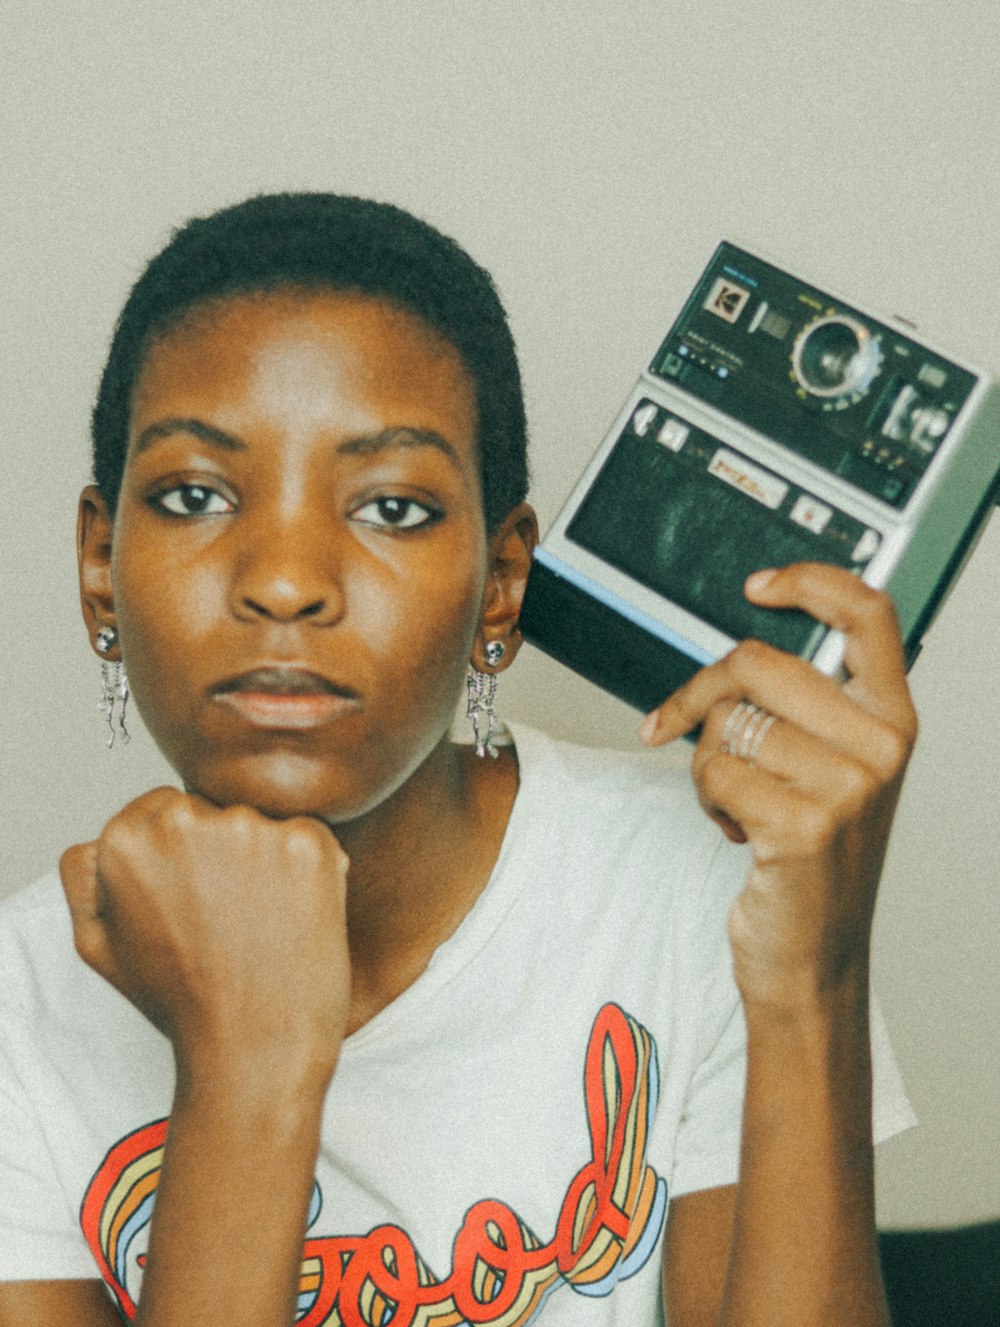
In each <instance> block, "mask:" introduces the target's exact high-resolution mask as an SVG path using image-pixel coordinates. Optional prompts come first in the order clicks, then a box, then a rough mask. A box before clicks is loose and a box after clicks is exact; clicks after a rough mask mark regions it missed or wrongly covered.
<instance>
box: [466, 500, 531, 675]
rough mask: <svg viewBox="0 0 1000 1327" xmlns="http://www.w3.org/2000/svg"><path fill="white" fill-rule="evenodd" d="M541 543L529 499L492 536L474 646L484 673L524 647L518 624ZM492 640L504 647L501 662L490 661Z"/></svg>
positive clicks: (476, 661)
mask: <svg viewBox="0 0 1000 1327" xmlns="http://www.w3.org/2000/svg"><path fill="white" fill-rule="evenodd" d="M537 543H538V518H537V516H536V515H535V510H534V508H533V507H531V506H529V504H528V503H527V502H521V503H519V504H518V505H517V506H516V507H514V508H512V509H511V511H509V512H508V513H507V516H506V517H505V519H504V520H503V522H502V523H501V525H500V527H499V528H498V529H497V530H496V532H495V533H494V534H493V536H492V538H491V539H490V544H489V559H490V565H489V573H488V575H487V579H486V590H485V593H484V595H483V611H482V615H481V617H480V620H479V631H478V632H477V633H476V641H475V644H474V646H473V649H472V663H473V665H474V666H475V667H476V668H478V669H479V670H480V672H491V673H497V672H502V671H503V670H504V669H505V668H507V667H509V666H510V664H511V663H513V661H514V656H515V655H516V654H517V652H518V650H519V649H520V648H521V644H522V637H521V633H520V631H519V630H518V625H517V623H518V618H519V617H520V615H521V601H522V599H523V598H524V587H525V586H526V585H527V583H528V572H529V571H530V570H531V555H532V553H533V551H534V548H535V545H536V544H537ZM492 641H499V643H500V644H501V645H503V647H504V651H505V653H504V657H503V660H502V661H501V662H500V663H498V664H489V663H487V661H486V645H487V643H488V642H492Z"/></svg>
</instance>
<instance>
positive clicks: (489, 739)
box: [465, 640, 507, 760]
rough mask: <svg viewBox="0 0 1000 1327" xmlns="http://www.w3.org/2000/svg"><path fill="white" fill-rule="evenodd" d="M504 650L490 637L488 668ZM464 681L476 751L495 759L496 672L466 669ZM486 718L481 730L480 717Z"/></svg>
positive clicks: (500, 656)
mask: <svg viewBox="0 0 1000 1327" xmlns="http://www.w3.org/2000/svg"><path fill="white" fill-rule="evenodd" d="M506 653H507V650H506V648H505V646H504V645H503V642H502V641H498V640H491V641H489V642H488V644H487V646H486V662H487V663H488V664H489V665H490V667H491V668H495V667H496V665H497V664H498V663H499V662H500V660H501V659H502V658H503V657H504V655H505V654H506ZM465 685H466V688H467V690H468V693H469V703H468V705H467V706H466V710H465V713H466V717H467V718H469V719H471V720H472V731H473V733H474V734H475V739H476V755H477V756H487V755H488V756H492V757H493V759H494V760H496V758H497V756H498V755H499V752H498V751H497V749H496V746H495V744H494V742H493V734H494V733H495V732H496V725H497V716H496V695H497V675H496V673H481V672H480V671H479V669H478V668H475V667H472V668H470V669H469V672H468V675H467V677H466V679H465ZM484 718H485V720H486V732H485V733H484V732H483V726H482V725H483V719H484Z"/></svg>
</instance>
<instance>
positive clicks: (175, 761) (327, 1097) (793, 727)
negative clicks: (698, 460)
mask: <svg viewBox="0 0 1000 1327" xmlns="http://www.w3.org/2000/svg"><path fill="white" fill-rule="evenodd" d="M524 439H525V428H524V414H523V406H522V403H521V394H520V385H519V379H518V371H517V364H516V359H515V356H514V349H513V344H512V342H511V339H510V335H509V332H508V330H507V325H506V320H505V318H504V315H503V312H502V310H501V308H500V305H499V302H498V301H497V299H496V296H495V293H494V291H493V288H492V285H491V283H490V281H489V278H488V277H487V276H486V274H485V273H483V272H482V271H481V270H480V269H479V268H478V267H476V266H475V264H473V263H472V262H471V260H470V259H469V258H468V257H467V256H466V255H465V254H464V253H462V251H461V250H459V249H458V248H457V246H455V245H454V244H452V242H451V241H448V240H446V239H445V238H443V237H442V236H440V235H439V234H437V232H435V231H433V230H432V229H430V228H429V227H427V226H425V225H423V224H422V223H420V222H418V221H415V220H414V219H413V218H411V217H409V216H407V215H406V214H405V213H402V212H399V211H398V210H396V209H394V208H389V207H385V206H381V205H377V204H372V203H366V202H362V201H359V200H356V199H344V198H337V197H333V196H328V195H301V196H275V197H265V198H260V199H255V200H251V201H250V202H248V203H245V204H242V205H241V206H239V207H236V208H233V209H228V210H226V211H224V212H222V213H219V214H216V215H215V216H213V217H210V218H208V219H206V220H203V221H198V222H194V223H191V224H189V225H188V226H187V227H186V228H184V229H183V230H182V231H180V232H179V233H178V234H177V235H176V236H175V237H174V239H173V240H172V241H171V244H170V245H169V246H168V247H167V249H166V250H165V251H164V253H162V254H161V255H160V256H159V257H158V258H157V259H155V260H154V261H153V263H152V264H151V265H150V267H149V269H148V270H147V271H146V273H145V274H144V275H143V277H142V278H141V279H140V281H139V282H138V283H137V285H136V287H135V289H134V290H133V292H132V295H131V296H130V299H129V301H128V303H127V305H126V308H125V310H124V311H123V314H122V317H121V319H120V320H119V325H118V328H117V330H116V334H115V339H114V342H113V344H112V349H111V353H110V357H109V361H108V365H107V367H106V369H105V373H104V377H103V380H102V384H101V389H100V394H99V398H98V402H97V406H96V409H95V412H94V449H95V480H96V483H95V485H93V486H90V487H88V488H87V489H86V490H85V492H84V494H83V496H82V498H81V503H80V519H79V540H78V543H79V559H80V580H81V597H82V603H83V612H84V618H85V621H86V623H87V627H88V631H89V633H90V636H91V640H92V643H93V645H94V649H95V652H96V653H97V654H98V657H99V658H101V659H102V661H103V666H104V672H105V699H106V704H107V711H108V720H109V723H111V725H112V735H113V734H114V731H115V725H116V724H117V725H119V726H123V725H124V721H125V717H126V716H125V714H124V704H125V701H126V698H127V695H128V687H129V686H130V687H131V691H132V693H133V694H134V697H135V701H136V703H137V704H138V707H139V709H140V710H141V712H142V715H143V718H144V720H145V722H146V725H147V727H148V729H149V731H150V733H151V734H152V736H153V737H154V739H155V740H156V742H157V743H158V745H159V746H160V747H161V749H162V750H163V752H164V753H165V755H166V756H167V758H168V759H169V760H170V762H171V763H172V765H173V766H174V768H175V769H176V771H177V773H178V775H179V777H180V780H181V782H182V784H183V788H184V791H183V792H182V791H178V790H176V789H168V788H159V789H155V790H153V791H152V792H149V793H147V794H145V795H143V796H142V797H139V798H138V799H136V800H135V801H133V802H132V803H130V804H129V805H128V806H126V807H125V808H123V810H122V811H121V812H119V813H118V814H117V815H116V816H115V817H113V819H112V820H111V821H110V822H109V824H108V825H107V826H106V827H105V829H104V831H103V833H102V834H101V836H100V838H99V839H98V840H97V841H96V842H94V843H88V844H83V845H79V846H77V847H75V848H72V849H70V850H69V851H68V852H67V853H66V854H65V855H64V857H63V861H62V863H61V886H62V888H61V889H60V886H59V881H57V880H56V879H55V878H54V877H50V878H48V879H47V880H45V881H42V882H40V884H39V885H37V886H35V887H33V888H32V889H30V890H28V891H25V892H24V893H23V894H21V895H19V896H18V897H17V898H16V899H15V900H13V901H12V902H11V903H10V904H9V905H8V906H7V908H6V911H5V916H4V928H3V939H2V944H3V949H2V952H0V960H2V963H0V971H3V972H4V973H5V974H6V975H5V983H6V988H5V998H4V1010H5V1012H4V1017H3V1026H2V1029H0V1037H2V1041H0V1052H2V1060H0V1176H2V1180H0V1278H2V1279H3V1282H4V1283H3V1284H2V1285H0V1327H9V1325H10V1324H14V1323H17V1324H18V1325H19V1327H20V1324H21V1323H23V1322H25V1321H31V1322H33V1323H35V1324H40V1325H41V1327H48V1325H49V1324H52V1327H55V1325H56V1324H58V1327H73V1325H75V1324H81V1325H82V1324H88V1327H90V1325H91V1324H93V1325H94V1327H101V1325H102V1324H111V1323H113V1322H115V1321H118V1320H119V1317H118V1313H120V1314H122V1315H124V1316H125V1317H126V1318H133V1317H134V1320H135V1321H136V1322H138V1323H140V1324H142V1325H143V1327H169V1325H172V1324H178V1325H180V1324H183V1327H197V1324H200V1323H203V1322H204V1323H208V1322H212V1323H215V1322H217V1321H220V1320H221V1321H225V1322H233V1323H239V1324H241V1327H258V1325H259V1327H279V1325H281V1327H284V1325H285V1324H288V1323H291V1322H292V1321H296V1320H297V1321H301V1322H304V1323H308V1324H310V1325H312V1324H320V1323H338V1322H343V1323H345V1324H352V1323H365V1324H387V1323H390V1322H391V1323H392V1324H393V1327H402V1325H403V1324H410V1323H413V1324H427V1327H432V1325H435V1324H436V1325H437V1327H444V1325H445V1324H456V1323H461V1322H475V1323H490V1324H506V1325H508V1327H512V1325H514V1324H526V1323H528V1322H534V1321H536V1320H537V1321H541V1322H544V1323H546V1324H558V1323H575V1324H576V1323H578V1324H587V1323H594V1324H608V1323H621V1324H623V1323H628V1324H630V1325H631V1324H637V1323H644V1322H648V1323H654V1322H656V1321H659V1320H660V1314H661V1311H662V1304H663V1303H665V1304H666V1306H667V1310H668V1313H669V1319H670V1322H671V1323H672V1324H674V1325H675V1327H691V1325H700V1324H704V1323H716V1322H723V1323H726V1324H740V1325H741V1327H743V1325H749V1324H756V1323H762V1324H763V1323H766V1324H768V1327H775V1324H780V1323H784V1322H788V1323H795V1324H796V1327H803V1324H810V1323H816V1324H819V1323H824V1324H826V1323H837V1324H838V1325H839V1327H845V1325H847V1327H861V1325H862V1324H864V1325H865V1327H870V1325H871V1324H885V1323H886V1322H887V1318H886V1312H885V1307H884V1300H883V1296H882V1291H881V1285H880V1280H879V1273H878V1264H877V1253H876V1245H875V1238H874V1228H873V1214H872V1176H871V1137H872V1119H871V1070H870V1054H869V1010H868V947H869V933H870V925H871V917H872V911H873V907H874V900H875V891H876V885H877V879H878V874H879V870H880V867H881V860H882V856H883V852H884V848H885V843H886V838H887V835H888V831H889V824H890V820H891V815H892V811H893V807H894V804H895V801H896V797H897V794H898V790H899V785H900V782H901V780H902V776H903V771H904V768H905V765H906V761H907V758H908V755H909V751H910V749H911V746H912V742H913V738H914V734H915V720H914V716H913V710H912V706H911V704H910V700H909V697H908V693H907V689H906V684H905V677H904V669H903V662H902V652H901V649H900V644H899V640H898V636H897V633H896V629H895V625H894V619H893V614H892V610H891V607H890V605H889V604H888V602H887V601H886V600H885V599H884V598H883V597H882V596H881V595H878V594H876V593H875V592H873V591H870V590H869V589H868V588H867V587H865V586H863V585H862V584H860V583H859V582H857V581H856V580H854V579H853V578H851V577H849V576H847V575H845V574H842V573H840V572H838V571H836V570H834V569H831V568H827V567H819V566H812V565H805V566H798V567H791V568H787V569H784V570H781V571H779V572H776V573H762V574H760V575H758V576H757V577H755V578H751V581H750V582H749V583H748V586H747V593H748V594H749V595H751V597H752V598H753V599H754V601H755V602H757V603H760V604H765V605H769V606H772V607H775V608H781V607H796V608H800V609H804V610H805V611H807V612H810V613H812V614H814V615H815V616H817V617H818V618H820V619H822V620H823V621H826V622H828V623H830V624H831V625H833V626H834V627H836V628H838V629H839V630H842V631H843V632H844V633H845V637H846V641H847V656H846V659H847V670H848V673H849V675H850V676H849V681H848V682H847V684H846V685H845V686H844V687H843V688H839V687H838V686H836V685H835V684H834V683H833V682H831V681H830V680H829V679H827V678H824V677H822V676H821V675H820V674H818V673H817V672H815V670H813V669H812V668H811V667H810V666H808V665H807V664H805V663H803V662H802V661H801V660H798V659H794V658H791V657H789V656H785V655H782V654H780V653H778V652H777V651H774V650H771V649H769V648H766V647H764V646H762V645H760V644H757V643H753V642H749V643H745V644H743V645H741V646H739V647H738V648H737V649H736V650H735V651H734V652H733V653H732V654H731V655H730V656H729V657H728V658H727V659H725V660H723V661H721V662H720V663H718V664H716V665H713V666H712V667H710V668H707V669H705V670H703V671H702V672H701V673H700V674H698V675H697V676H696V677H695V678H694V679H693V680H692V681H691V682H690V683H689V684H688V685H687V686H685V687H684V688H683V689H682V690H681V691H679V692H678V693H676V694H675V695H674V696H673V697H671V698H670V699H669V700H667V701H666V702H665V703H664V704H663V705H662V706H661V707H660V708H659V710H658V711H656V712H655V713H654V714H653V715H651V716H649V717H648V718H647V720H646V721H645V723H644V725H643V728H642V733H643V737H644V739H645V740H646V742H647V743H648V744H649V745H651V746H656V745H659V744H661V743H664V742H667V741H669V740H672V739H673V738H676V737H679V736H681V735H682V734H684V733H688V732H691V731H692V730H694V729H696V728H698V727H700V728H701V735H700V739H699V742H698V746H697V750H696V753H695V758H694V779H695V784H696V787H697V793H698V799H700V801H701V803H702V806H703V807H704V809H705V811H707V812H708V815H707V816H705V815H703V814H701V812H700V811H699V810H698V808H697V806H696V805H695V799H694V798H693V797H692V796H691V795H690V793H689V791H688V788H687V786H686V780H683V779H681V778H680V776H676V775H673V774H671V773H669V772H664V771H661V770H658V769H656V768H654V762H651V761H649V760H648V759H646V760H638V761H637V760H636V759H635V758H631V757H629V758H626V757H617V756H610V755H606V754H596V753H587V752H583V751H578V750H575V749H573V748H569V747H565V746H562V745H561V744H557V743H553V742H550V741H548V740H547V739H545V738H543V737H542V736H541V735H539V734H533V733H530V732H522V731H520V730H518V731H517V732H516V733H515V738H514V744H513V745H506V746H501V747H499V748H497V747H495V746H494V744H493V741H492V735H491V732H492V712H491V705H492V690H493V685H494V683H493V679H494V678H495V677H496V675H497V674H499V673H502V672H503V671H504V670H505V669H506V668H507V667H509V666H510V664H511V662H512V661H513V659H514V657H515V655H516V653H517V650H518V645H519V636H518V631H517V619H518V611H519V605H520V600H521V595H522V592H523V589H524V584H525V580H526V577H527V574H528V569H529V565H530V557H531V551H532V548H533V546H534V543H535V540H536V524H535V518H534V515H533V513H532V511H531V509H530V507H528V506H527V505H526V504H525V501H524V498H525V491H526V470H525V461H524V451H525V447H524ZM122 664H124V665H125V666H126V667H127V677H128V683H127V684H126V683H125V681H124V678H123V676H122V675H121V670H120V668H119V665H122ZM470 666H471V671H470ZM467 672H468V686H469V695H470V708H471V709H472V710H473V712H474V717H475V718H476V721H477V738H478V739H479V740H478V743H477V746H478V754H477V750H476V749H474V748H473V747H471V746H467V745H459V744H456V743H454V742H453V741H452V740H451V738H450V734H449V729H450V725H451V721H452V717H453V714H454V709H455V705H456V701H457V699H458V696H459V694H460V692H461V691H462V689H463V684H464V683H465V682H466V674H467ZM745 704H752V705H754V706H756V707H758V708H757V709H756V710H754V711H748V710H747V709H746V708H745V707H744V708H738V707H739V706H741V705H745ZM760 711H764V712H766V713H767V714H768V715H770V716H774V717H773V719H772V718H768V719H767V720H766V723H765V722H764V721H763V720H762V719H761V718H760V717H759V714H760ZM748 713H749V714H751V716H752V717H751V719H750V720H747V715H748ZM484 754H489V755H494V756H495V759H488V758H487V759H482V758H480V756H482V755H484ZM751 756H752V757H753V758H752V759H748V758H747V757H751ZM713 820H714V821H715V822H716V824H717V825H718V826H720V827H721V829H722V830H723V833H724V835H725V838H728V839H729V840H731V841H732V842H731V843H727V842H725V839H724V838H722V837H720V835H719V834H718V832H717V830H716V829H715V828H714V827H713V825H712V824H711V821H713ZM744 843H746V844H748V845H749V848H748V849H744V848H742V847H741V846H739V845H742V844H744ZM734 900H735V902H734ZM67 902H68V905H69V913H70V914H71V919H72V925H70V920H69V918H68V917H67V915H66V903H67ZM727 915H728V928H727ZM74 944H75V949H76V951H78V952H76V953H75V952H74ZM877 1059H878V1061H880V1062H881V1063H879V1064H877V1066H876V1067H877V1069H878V1070H879V1071H880V1075H881V1079H882V1081H881V1083H880V1085H879V1090H878V1093H877V1105H876V1129H877V1130H878V1131H880V1132H885V1131H891V1130H892V1129H893V1128H894V1127H898V1125H899V1124H900V1123H901V1122H904V1121H905V1119H906V1106H905V1100H904V1099H903V1098H902V1096H901V1093H900V1091H899V1088H898V1083H896V1081H895V1079H894V1077H893V1071H892V1066H891V1060H889V1061H888V1062H886V1056H885V1054H884V1052H883V1051H881V1050H880V1051H879V1053H878V1056H877ZM744 1087H745V1097H744ZM168 1117H169V1130H168V1127H167V1121H168ZM154 1204H155V1215H154ZM668 1205H669V1215H668ZM147 1253H148V1256H147ZM660 1266H662V1290H661V1285H660V1272H659V1270H658V1268H659V1267H660ZM98 1278H102V1279H103V1282H104V1284H103V1285H102V1282H101V1280H100V1279H98ZM108 1291H110V1294H109V1293H108ZM116 1308H117V1312H116Z"/></svg>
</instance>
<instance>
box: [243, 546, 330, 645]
mask: <svg viewBox="0 0 1000 1327" xmlns="http://www.w3.org/2000/svg"><path fill="white" fill-rule="evenodd" d="M331 524H332V523H331ZM247 533H250V534H252V537H251V538H249V539H247V540H246V541H245V543H244V546H243V548H242V549H241V551H240V555H239V557H238V559H237V562H236V568H235V575H234V578H233V608H234V611H235V613H236V615H237V616H238V617H242V618H244V619H247V618H268V619H271V620H272V621H276V622H296V621H306V620H308V621H311V622H313V623H314V624H315V625H317V626H327V625H330V624H332V623H333V622H336V621H337V620H338V619H339V618H340V616H341V614H342V613H343V609H344V596H343V588H342V585H341V578H340V570H341V569H340V567H339V565H338V558H337V554H336V548H335V545H336V537H335V532H334V531H333V530H332V529H329V528H317V526H316V523H315V522H309V521H298V522H284V521H282V522H276V523H268V525H267V526H266V527H264V528H260V527H258V528H256V529H255V530H253V531H252V532H250V531H248V532H247Z"/></svg>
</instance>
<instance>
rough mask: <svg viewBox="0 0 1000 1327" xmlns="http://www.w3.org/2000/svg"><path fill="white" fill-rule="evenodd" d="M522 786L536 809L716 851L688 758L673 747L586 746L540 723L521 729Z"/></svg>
mask: <svg viewBox="0 0 1000 1327" xmlns="http://www.w3.org/2000/svg"><path fill="white" fill-rule="evenodd" d="M514 737H515V744H516V748H517V754H518V764H519V768H520V773H521V793H522V796H523V800H524V802H525V803H526V805H527V807H528V808H529V809H530V811H531V813H532V815H533V817H536V818H538V819H540V820H543V821H545V820H547V821H550V822H552V823H556V822H559V823H561V824H562V825H563V826H564V827H566V826H569V825H572V826H573V827H574V828H579V829H580V830H581V831H583V832H584V836H585V837H587V838H589V837H591V836H592V835H594V834H596V833H597V832H602V833H603V832H608V831H611V832H614V833H616V834H627V835H629V836H631V837H634V836H636V835H644V834H650V835H653V836H656V837H660V838H663V837H664V836H666V837H668V838H670V839H672V840H674V841H675V842H676V843H677V844H678V845H681V844H683V845H685V847H686V848H691V847H694V848H696V849H705V850H708V851H712V850H713V849H714V847H715V846H716V845H717V843H718V841H719V837H720V836H719V834H718V831H717V830H716V828H715V826H714V825H712V823H711V821H709V820H708V818H707V816H705V814H704V813H703V812H702V810H701V808H700V807H699V805H698V801H697V797H696V795H695V791H694V787H693V785H692V782H691V776H690V773H689V770H688V768H687V762H686V760H685V759H684V757H683V755H677V754H676V753H672V752H670V751H669V749H668V751H666V752H663V751H649V752H645V751H640V752H626V751H616V750H608V749H606V748H595V747H586V746H579V745H577V744H575V743H572V742H566V741H560V740H558V739H556V738H552V737H549V736H547V735H546V734H544V733H541V732H539V731H537V730H536V729H531V728H524V727H521V726H517V728H516V729H515V731H514Z"/></svg>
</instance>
